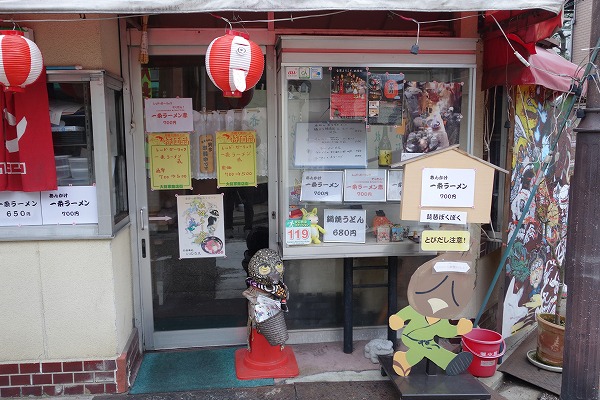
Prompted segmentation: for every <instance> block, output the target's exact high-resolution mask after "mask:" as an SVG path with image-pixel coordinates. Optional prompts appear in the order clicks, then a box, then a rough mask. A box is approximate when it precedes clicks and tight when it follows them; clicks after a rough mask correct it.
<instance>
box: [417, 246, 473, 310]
mask: <svg viewBox="0 0 600 400" xmlns="http://www.w3.org/2000/svg"><path fill="white" fill-rule="evenodd" d="M459 257H460V256H458V255H452V254H445V255H444V259H443V260H440V259H439V257H438V258H435V259H433V260H431V261H429V262H427V263H425V264H423V265H421V266H420V267H419V268H418V269H417V270H416V271H415V273H414V274H413V276H412V277H411V279H410V282H409V284H408V302H409V303H410V305H411V306H412V307H413V308H414V309H415V310H416V311H417V312H418V313H419V314H421V315H424V316H427V317H436V318H454V317H455V316H457V315H458V314H459V313H460V312H461V311H462V310H463V309H464V308H465V307H466V306H467V304H468V303H469V300H470V299H471V297H472V295H473V291H474V288H475V277H476V275H475V273H474V272H473V271H471V268H472V267H469V263H462V266H463V268H464V269H466V271H465V272H457V270H456V268H455V267H448V266H445V265H448V264H445V262H448V261H451V260H449V259H452V258H457V259H458V258H459ZM456 261H458V260H456ZM471 265H472V264H471Z"/></svg>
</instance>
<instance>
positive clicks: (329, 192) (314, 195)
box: [300, 171, 344, 203]
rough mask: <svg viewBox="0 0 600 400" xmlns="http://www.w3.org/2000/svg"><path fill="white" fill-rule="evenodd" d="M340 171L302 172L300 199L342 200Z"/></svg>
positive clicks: (341, 173) (341, 176)
mask: <svg viewBox="0 0 600 400" xmlns="http://www.w3.org/2000/svg"><path fill="white" fill-rule="evenodd" d="M343 177H344V173H343V172H342V171H304V172H302V186H301V191H300V200H301V201H323V202H338V203H341V202H342V188H343V187H344V185H343V182H342V180H343Z"/></svg>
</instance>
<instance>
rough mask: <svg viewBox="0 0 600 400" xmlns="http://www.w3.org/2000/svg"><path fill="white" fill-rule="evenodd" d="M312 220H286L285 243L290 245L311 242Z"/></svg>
mask: <svg viewBox="0 0 600 400" xmlns="http://www.w3.org/2000/svg"><path fill="white" fill-rule="evenodd" d="M310 243H311V237H310V221H309V220H307V219H288V220H286V221H285V244H287V245H288V246H292V245H302V244H310Z"/></svg>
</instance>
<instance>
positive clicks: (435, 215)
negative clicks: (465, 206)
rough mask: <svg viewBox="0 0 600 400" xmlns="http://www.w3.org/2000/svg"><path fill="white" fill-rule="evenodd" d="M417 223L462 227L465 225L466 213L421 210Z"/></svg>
mask: <svg viewBox="0 0 600 400" xmlns="http://www.w3.org/2000/svg"><path fill="white" fill-rule="evenodd" d="M419 222H433V223H437V224H456V225H464V224H466V223H467V213H466V212H464V211H444V210H421V218H420V219H419Z"/></svg>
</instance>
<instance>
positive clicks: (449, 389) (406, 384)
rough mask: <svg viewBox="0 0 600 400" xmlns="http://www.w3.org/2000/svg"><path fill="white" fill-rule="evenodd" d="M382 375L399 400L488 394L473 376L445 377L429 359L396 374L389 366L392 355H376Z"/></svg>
mask: <svg viewBox="0 0 600 400" xmlns="http://www.w3.org/2000/svg"><path fill="white" fill-rule="evenodd" d="M378 358H379V364H381V374H382V375H383V376H386V375H387V376H389V377H390V379H391V380H392V383H393V384H394V386H395V387H396V390H398V393H400V396H401V398H402V400H411V399H436V400H446V399H455V400H467V399H489V398H491V395H490V394H489V393H488V391H487V390H486V389H485V386H484V385H483V384H482V383H481V382H479V381H478V380H477V379H476V378H474V377H473V375H471V374H469V373H462V374H460V375H455V376H448V375H446V374H445V373H444V372H443V371H441V370H440V372H439V373H437V371H435V370H439V368H438V367H437V366H436V365H434V364H433V363H432V362H430V361H429V360H426V361H425V360H424V361H421V362H420V363H418V364H417V365H415V366H414V367H412V370H411V371H410V374H409V375H408V376H406V377H404V376H399V375H398V374H396V372H394V369H393V367H392V356H378Z"/></svg>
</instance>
